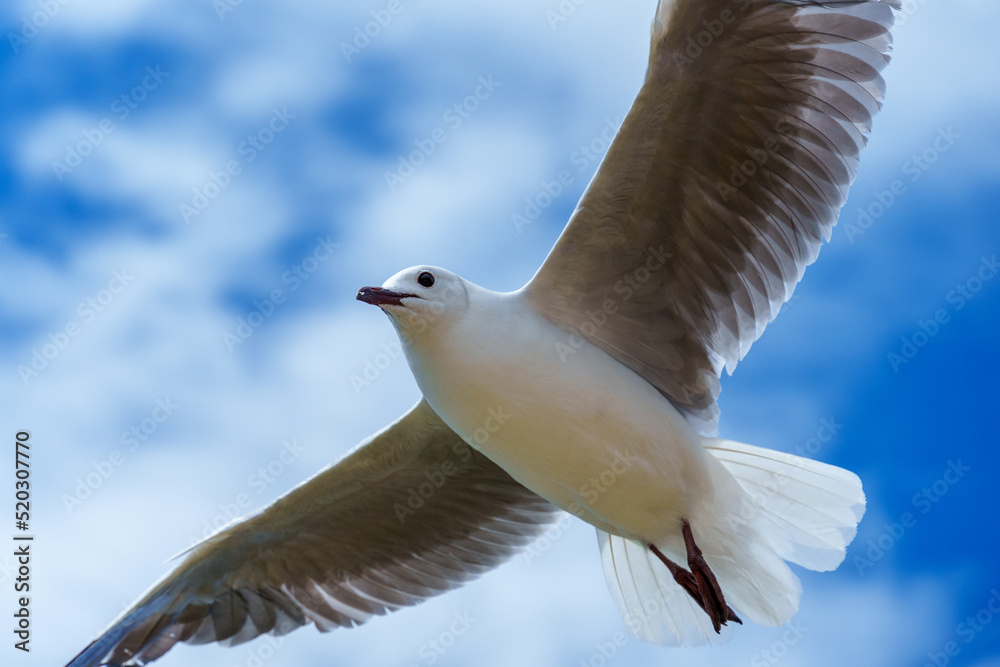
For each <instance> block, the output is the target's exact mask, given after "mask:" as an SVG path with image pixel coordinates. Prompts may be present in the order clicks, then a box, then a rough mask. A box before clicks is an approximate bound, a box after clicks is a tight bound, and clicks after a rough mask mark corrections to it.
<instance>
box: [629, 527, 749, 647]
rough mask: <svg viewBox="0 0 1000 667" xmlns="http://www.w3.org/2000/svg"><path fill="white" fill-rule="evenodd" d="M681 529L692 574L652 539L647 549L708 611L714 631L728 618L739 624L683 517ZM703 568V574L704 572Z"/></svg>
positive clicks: (699, 604)
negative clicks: (661, 549) (667, 555)
mask: <svg viewBox="0 0 1000 667" xmlns="http://www.w3.org/2000/svg"><path fill="white" fill-rule="evenodd" d="M683 531H684V544H685V545H686V546H687V550H688V566H689V567H691V570H692V572H694V574H692V572H689V571H687V570H685V569H684V568H683V567H681V566H680V565H678V564H677V563H675V562H673V561H672V560H670V559H669V558H667V557H666V556H665V555H664V554H663V552H662V551H660V550H659V548H657V546H656V545H655V544H653V543H650V544H649V545H648V546H649V549H650V551H652V552H653V553H654V554H656V557H657V558H659V559H660V560H661V561H663V564H664V565H666V566H667V569H668V570H670V574H671V575H672V576H673V578H674V581H676V582H677V583H678V584H679V585H680V587H681V588H683V589H684V590H685V591H686V592H687V594H688V595H690V596H691V598H692V599H693V600H694V601H695V602H697V603H698V606H699V607H701V608H702V610H704V612H705V613H706V614H708V617H709V618H710V619H712V627H713V628H715V632H716V633H718V632H720V631H721V629H722V626H723V625H726V623H727V622H728V621H735V622H736V623H739V624H740V625H742V624H743V621H741V620H740V617H739V616H737V615H736V613H735V612H734V611H733V610H732V609H731V608H730V607H729V606H728V605H726V601H725V598H724V597H723V595H722V590H721V589H720V588H719V583H718V582H717V581H716V580H715V575H714V574H712V571H711V569H709V567H708V563H706V562H705V559H704V557H703V556H702V555H701V550H700V549H699V548H698V546H697V545H696V544H695V543H694V537H693V536H692V535H691V526H690V525H689V524H688V522H687V521H685V522H684V525H683ZM692 547H693V549H692ZM692 556H694V557H692ZM706 572H707V576H705V574H704V573H706ZM699 575H701V576H699ZM709 577H710V579H709ZM713 585H714V589H711V590H710V587H711V586H713ZM723 610H725V611H723Z"/></svg>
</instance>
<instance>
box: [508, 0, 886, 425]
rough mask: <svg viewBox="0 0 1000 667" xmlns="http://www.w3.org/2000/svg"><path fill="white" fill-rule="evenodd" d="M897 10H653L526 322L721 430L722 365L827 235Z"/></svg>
mask: <svg viewBox="0 0 1000 667" xmlns="http://www.w3.org/2000/svg"><path fill="white" fill-rule="evenodd" d="M898 7H899V2H898V0H851V1H847V0H834V1H831V2H820V1H819V0H661V2H660V4H659V6H658V8H657V14H656V18H655V20H654V22H653V39H652V46H651V49H650V59H649V69H648V72H647V75H646V81H645V83H644V85H643V87H642V90H641V91H640V92H639V95H638V97H637V98H636V100H635V103H634V104H633V106H632V109H631V110H630V111H629V114H628V116H627V117H626V119H625V122H624V123H623V124H622V127H621V129H620V130H619V133H618V136H617V137H616V138H615V140H614V142H613V143H612V145H611V148H610V149H609V151H608V154H607V156H606V157H605V159H604V161H603V163H602V164H601V167H600V169H599V170H598V172H597V174H596V175H595V177H594V180H593V181H592V182H591V184H590V186H589V187H588V188H587V191H586V193H585V194H584V196H583V198H582V199H581V201H580V203H579V205H578V206H577V209H576V211H575V212H574V213H573V216H572V218H571V219H570V222H569V224H568V225H567V227H566V229H565V231H564V232H563V234H562V236H561V237H560V238H559V241H558V242H557V243H556V245H555V247H554V248H553V250H552V252H551V253H550V255H549V257H548V258H547V259H546V261H545V262H544V264H543V265H542V267H541V268H540V269H539V271H538V273H537V274H536V275H535V277H534V278H533V279H532V280H531V282H530V283H529V284H528V285H527V286H526V288H525V289H526V292H527V295H528V298H529V299H530V301H531V303H532V304H533V306H534V307H535V308H536V310H538V311H539V312H540V313H541V314H542V315H544V316H545V317H546V318H548V319H549V320H550V321H552V322H553V323H555V324H557V325H559V326H562V327H564V328H566V329H568V330H571V331H573V332H574V333H577V334H578V335H581V336H583V337H584V338H586V339H588V340H589V341H591V342H592V343H594V344H596V345H598V346H600V347H602V348H603V349H604V350H605V351H607V352H608V353H609V354H611V355H612V356H614V357H615V358H617V359H618V360H619V361H621V362H622V363H623V364H625V365H627V366H629V367H630V368H631V369H632V370H634V371H636V372H637V373H639V374H640V375H642V376H643V377H644V378H645V379H646V380H648V381H649V382H650V383H652V384H653V385H654V386H656V387H657V389H659V390H660V392H661V393H663V395H664V396H666V397H667V398H668V399H670V400H671V401H672V402H673V403H674V405H676V406H677V407H678V409H680V410H681V411H682V412H684V413H685V414H686V415H687V416H688V418H689V419H690V420H691V421H692V422H693V423H694V424H695V426H696V427H698V428H699V429H700V430H702V431H704V432H712V431H714V429H715V427H716V423H717V418H718V408H717V406H716V398H717V396H718V390H719V383H718V379H719V376H720V375H721V372H722V369H723V368H727V369H728V370H729V371H730V372H732V370H733V368H734V367H735V366H736V363H737V362H739V360H740V359H742V358H743V356H744V355H746V353H747V351H748V350H749V349H750V346H751V345H752V343H753V342H754V341H755V340H756V339H757V338H758V337H759V336H760V335H761V333H762V332H763V330H764V327H765V326H766V325H767V323H768V322H770V321H771V320H772V319H773V318H774V317H775V315H777V313H778V310H779V308H780V307H781V305H782V304H783V303H784V302H785V301H787V300H788V298H789V297H790V296H791V294H792V291H793V290H794V288H795V285H796V284H797V283H798V281H799V280H800V279H801V278H802V274H803V272H804V270H805V267H806V266H808V265H809V264H811V263H812V262H813V261H815V259H816V256H817V254H818V253H819V248H820V245H821V244H822V243H823V241H825V240H829V239H830V234H831V230H832V227H833V225H834V224H835V223H836V220H837V217H838V215H839V212H840V208H841V206H843V204H844V201H845V199H846V197H847V190H848V188H849V186H850V184H851V183H852V182H853V180H854V178H855V176H856V175H857V171H858V165H859V155H860V153H861V149H862V148H863V147H864V145H865V142H866V140H867V139H866V138H867V135H868V133H869V131H870V130H871V124H872V119H873V117H874V116H875V114H876V113H877V112H878V110H879V108H880V107H881V104H882V99H883V96H884V94H885V83H884V81H883V79H882V76H881V71H882V70H883V69H884V68H885V66H886V65H887V64H888V62H889V51H890V48H891V44H892V39H891V35H890V29H891V27H892V24H893V21H894V9H898ZM602 311H603V312H604V314H606V315H607V317H604V318H600V317H599V318H595V317H594V316H593V314H594V313H595V312H596V313H601V312H602Z"/></svg>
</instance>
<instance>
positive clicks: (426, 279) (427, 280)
mask: <svg viewBox="0 0 1000 667" xmlns="http://www.w3.org/2000/svg"><path fill="white" fill-rule="evenodd" d="M417 282H418V283H420V284H421V285H423V286H424V287H433V285H434V274H433V273H431V272H430V271H424V272H423V273H421V274H420V275H419V276H417Z"/></svg>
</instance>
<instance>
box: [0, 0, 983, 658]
mask: <svg viewBox="0 0 1000 667" xmlns="http://www.w3.org/2000/svg"><path fill="white" fill-rule="evenodd" d="M655 4H656V3H655V1H654V0H636V1H632V2H611V1H610V0H588V1H583V0H573V1H572V2H570V1H569V0H566V1H564V2H561V3H560V2H558V1H557V0H506V1H505V2H494V3H469V2H458V1H456V0H423V1H422V2H413V1H412V0H399V2H389V1H388V0H360V1H358V2H350V3H347V2H340V3H329V2H319V1H318V0H288V1H286V2H281V3H268V4H266V5H264V6H262V3H254V2H249V1H246V2H244V1H242V0H215V1H214V2H211V1H210V0H201V1H200V2H194V1H190V0H173V1H171V2H167V1H166V0H91V1H89V2H82V1H81V0H27V1H24V2H21V1H15V2H9V3H5V4H4V6H3V8H2V9H0V26H2V29H3V35H4V43H3V44H2V45H0V100H2V104H3V117H4V121H5V122H4V123H3V124H2V125H0V145H2V149H0V406H2V409H0V432H2V433H3V438H4V440H5V442H6V443H7V444H6V445H5V447H7V448H8V449H7V452H6V453H5V454H4V455H3V456H2V457H0V458H2V460H3V464H0V498H6V500H5V501H4V502H6V503H9V505H8V507H9V508H10V509H13V507H12V506H13V504H14V500H13V497H14V487H13V485H14V469H13V450H14V437H15V434H16V433H17V432H18V431H20V430H26V431H30V434H31V440H30V443H31V456H32V459H31V464H32V468H31V471H32V472H31V474H32V477H31V480H32V484H33V487H32V505H31V528H32V532H33V534H34V535H35V536H36V538H35V542H34V543H33V547H32V548H33V554H34V559H33V562H32V571H31V586H32V600H31V610H32V623H33V625H32V628H33V635H32V644H31V648H32V651H31V653H30V655H24V654H23V653H21V652H20V651H16V650H15V649H14V648H13V643H14V640H13V638H12V635H11V634H10V633H9V631H5V634H4V635H3V636H4V637H5V638H6V639H5V640H4V642H3V645H2V646H0V656H3V657H2V658H0V660H2V661H3V663H4V664H11V665H30V666H32V667H34V666H36V665H37V666H39V667H40V666H42V665H46V666H49V665H54V664H62V663H63V662H65V661H66V660H68V659H69V658H71V657H72V656H73V655H75V654H76V653H77V652H78V651H79V650H80V649H81V648H82V647H83V646H84V645H85V644H86V643H87V641H88V640H89V639H91V638H92V637H93V635H94V634H95V633H97V632H98V631H100V630H101V629H102V628H103V627H104V626H105V624H106V623H107V622H108V621H109V620H110V619H111V618H112V617H114V616H115V615H117V614H118V612H119V611H120V610H121V609H122V607H123V605H125V604H127V603H128V602H130V601H131V600H132V599H134V598H135V597H136V596H137V595H138V594H140V593H141V592H142V591H143V590H144V589H145V588H146V587H147V586H148V585H150V584H151V583H152V582H153V581H154V580H156V579H157V578H159V577H160V576H161V575H162V574H163V573H164V572H165V570H166V568H167V567H168V566H167V565H166V564H165V560H166V559H168V558H169V557H171V556H172V555H174V554H175V553H177V552H179V551H181V550H182V549H184V548H186V547H187V546H189V545H190V544H191V543H192V542H193V541H194V540H196V539H199V538H200V537H202V536H203V535H204V534H205V533H206V532H207V531H209V530H211V529H212V527H213V526H215V525H217V524H220V523H221V522H224V521H225V520H227V519H228V518H229V517H231V516H233V515H238V514H243V513H246V512H248V511H251V510H253V509H255V508H257V507H260V506H261V505H263V504H265V503H267V502H269V501H271V500H273V499H274V498H276V497H278V496H280V495H281V494H282V493H284V492H285V491H287V490H288V489H289V488H291V487H292V486H294V485H295V484H297V483H298V482H300V481H302V480H303V479H305V478H306V477H308V476H310V475H311V474H313V473H314V472H315V471H317V470H318V469H319V468H321V467H322V466H324V465H326V464H328V463H330V462H331V461H334V460H336V459H337V458H338V457H339V456H341V455H342V454H343V453H344V452H345V451H347V450H348V449H349V448H350V447H351V446H353V445H354V444H355V443H356V442H358V441H359V440H361V439H362V438H364V437H365V436H367V435H368V434H369V433H371V432H373V431H375V430H376V429H378V428H380V427H381V426H382V425H383V424H385V423H387V422H388V421H390V420H391V419H394V418H395V417H396V416H398V415H399V414H401V413H402V412H403V411H404V410H406V409H407V408H408V407H410V406H411V405H412V404H413V403H414V402H415V401H416V399H417V397H418V390H417V387H416V385H415V383H414V382H413V380H412V378H411V376H410V372H409V369H408V368H407V366H406V363H405V362H404V361H403V360H402V359H401V358H399V357H398V356H397V354H396V351H395V349H394V348H393V347H392V344H393V342H394V341H395V336H394V333H393V331H392V329H391V327H390V324H389V322H388V321H387V320H386V318H385V317H384V316H383V315H382V314H381V313H379V312H378V311H377V310H376V309H373V308H371V307H369V306H365V305H363V304H359V303H357V302H356V301H355V300H354V294H355V291H356V290H357V288H358V287H360V286H362V285H368V284H379V283H381V282H382V281H383V280H384V279H385V278H386V277H388V276H389V275H391V274H393V273H395V272H396V271H397V270H399V269H401V268H404V267H407V266H411V265H414V264H418V263H428V264H437V265H441V266H445V267H448V268H450V269H452V270H454V271H456V272H458V273H460V274H462V275H464V276H466V277H467V278H469V279H470V280H472V281H474V282H477V283H479V284H482V285H485V286H488V287H491V288H493V289H514V288H516V287H519V286H520V285H522V284H523V283H524V282H525V281H526V280H527V279H528V278H529V277H530V276H531V275H532V273H533V271H534V270H535V268H536V267H537V265H538V264H539V263H540V261H541V260H542V258H543V257H544V256H545V254H546V253H547V251H548V249H549V248H550V247H551V245H552V243H553V242H554V240H555V238H556V236H557V235H558V233H559V231H560V230H561V228H562V226H563V224H564V223H565V220H566V218H567V216H568V214H569V212H570V211H571V210H572V207H573V205H574V204H575V203H576V200H577V198H578V196H579V194H580V192H581V190H582V189H583V187H584V186H585V184H586V182H587V181H588V179H589V178H590V176H591V174H592V173H593V171H594V169H595V168H596V166H597V162H598V160H599V159H600V157H601V155H602V154H603V152H604V150H605V149H606V147H607V139H608V137H609V136H610V130H609V128H613V127H615V126H617V124H618V122H619V121H620V120H621V118H622V117H623V116H624V114H625V112H626V111H627V109H628V107H629V105H630V103H631V100H632V98H633V96H634V94H635V92H636V90H637V89H638V86H639V83H640V81H641V77H642V74H643V72H644V67H645V58H646V52H647V46H648V26H649V22H650V19H651V17H652V13H653V9H654V7H655ZM904 4H905V5H906V14H905V15H904V17H903V20H902V21H901V25H900V27H899V28H898V30H897V39H896V49H895V58H894V61H893V63H892V65H891V66H890V68H889V69H888V71H887V73H886V78H887V81H888V88H889V92H888V99H887V103H886V105H885V108H884V111H883V112H882V114H881V115H880V116H879V117H878V118H877V119H876V122H875V129H874V134H873V137H872V140H871V143H870V145H869V148H868V150H867V151H866V153H865V155H864V159H863V163H862V168H861V172H860V175H859V178H858V181H857V183H856V184H855V186H854V189H853V190H852V194H851V199H850V200H849V202H848V204H847V205H846V207H845V208H844V211H843V215H842V219H841V224H840V225H839V226H838V227H837V228H836V229H835V230H834V235H833V239H832V241H831V243H830V244H829V246H828V247H826V248H825V249H824V250H823V252H822V254H821V256H820V260H819V262H818V263H817V264H816V265H815V266H814V267H812V268H811V269H810V270H809V271H808V272H807V274H806V277H805V280H804V281H803V283H802V284H801V285H800V286H799V289H798V291H797V292H796V294H795V297H794V299H793V301H792V302H790V304H788V306H786V308H785V309H784V310H783V311H782V313H781V315H780V316H779V317H778V319H777V320H776V321H775V322H774V323H773V324H772V325H771V326H770V327H769V328H768V330H767V332H766V333H765V335H764V337H763V338H762V339H761V340H760V341H759V342H758V343H757V344H756V345H755V346H754V349H753V350H752V351H751V352H750V354H749V356H748V357H747V359H746V360H745V361H744V362H743V363H742V364H741V365H740V366H739V368H738V369H737V370H736V373H735V375H734V376H733V377H731V378H730V377H727V378H725V379H724V381H723V394H722V398H721V405H722V411H723V417H722V422H721V434H722V435H723V436H725V437H729V438H733V439H737V440H741V441H744V442H749V443H754V444H757V445H762V446H769V447H774V448H778V449H784V450H788V451H801V450H802V449H803V448H808V450H809V451H812V452H813V455H814V456H815V457H816V458H819V459H821V460H824V461H829V462H832V463H835V464H837V465H842V466H845V467H848V468H850V469H852V470H855V471H857V472H858V474H859V475H860V476H861V478H862V479H863V481H864V483H865V488H866V491H867V494H868V502H869V505H868V507H869V509H868V514H867V515H866V517H865V519H864V521H863V522H862V524H861V528H860V532H859V535H858V538H857V540H856V541H855V542H854V544H853V545H852V547H851V549H850V550H849V552H848V558H847V561H845V563H844V565H843V566H842V567H841V568H840V569H839V570H838V571H837V572H835V573H832V574H822V575H817V574H814V573H809V572H800V574H801V576H802V579H803V582H804V587H805V595H804V596H803V600H802V607H801V612H800V614H799V615H798V616H797V617H796V619H795V620H794V622H793V623H792V624H791V625H789V626H786V627H785V628H778V629H768V628H761V627H750V626H745V627H742V628H738V629H737V631H736V632H735V633H734V638H733V640H732V641H731V642H730V643H729V644H726V645H725V646H722V647H719V648H713V649H701V650H677V649H663V648H660V647H656V646H652V645H646V644H642V643H640V642H635V641H631V640H625V639H624V634H623V633H624V625H623V623H622V621H621V619H620V617H619V615H618V613H617V611H616V610H615V607H614V604H613V602H612V600H611V598H610V596H609V595H608V593H607V590H606V587H605V583H604V579H603V575H602V572H601V566H600V562H599V558H598V553H597V547H596V540H595V538H594V535H593V530H592V529H591V528H590V527H588V526H586V525H584V524H581V523H579V522H577V521H575V520H574V521H568V520H567V521H566V522H564V523H562V524H560V525H558V526H557V527H556V528H554V529H553V530H552V531H551V533H550V535H549V537H548V538H546V540H544V541H543V542H541V543H539V544H538V545H536V547H535V548H534V549H533V550H531V551H529V552H527V553H526V554H525V555H523V556H521V557H518V558H515V559H514V560H512V561H511V562H510V563H509V564H507V565H505V566H503V567H501V568H500V569H498V570H497V571H495V572H492V573H490V574H489V575H487V576H485V577H483V578H482V579H480V580H479V581H477V582H475V583H473V584H471V585H469V586H467V587H465V588H463V589H461V590H459V591H456V592H453V593H450V594H448V595H446V596H443V597H440V598H437V599H434V600H432V601H431V602H429V603H427V604H424V605H422V606H420V607H418V608H414V609H407V610H404V611H402V612H399V613H396V614H393V615H390V616H388V617H384V618H377V619H375V620H373V621H372V622H370V623H369V624H368V625H366V626H364V627H362V628H360V629H355V630H350V631H343V630H341V631H336V632H334V633H332V634H329V635H321V634H319V633H317V632H316V631H315V630H313V629H312V628H307V629H303V630H299V631H297V632H295V633H293V634H291V635H289V636H286V637H284V638H282V639H280V640H273V639H272V640H267V639H262V640H258V641H256V642H253V643H251V644H248V645H245V646H242V647H238V648H234V649H222V648H216V647H194V648H191V647H186V646H183V647H180V648H177V649H175V650H174V651H173V652H171V653H170V654H169V655H168V656H167V657H166V658H164V659H163V660H162V661H161V663H157V664H163V665H165V666H169V665H189V666H192V667H201V666H208V665H212V666H216V665H218V666H225V667H243V666H246V667H253V666H254V665H260V664H266V665H269V666H274V667H278V666H285V665H287V666H297V667H301V666H311V665H328V664H365V665H404V666H412V665H417V666H421V667H423V666H425V665H431V664H438V665H469V664H475V665H484V666H491V665H498V666H499V665H510V664H525V665H556V664H559V665H578V664H582V665H595V666H597V665H603V664H605V663H607V664H622V665H626V664H647V665H752V666H754V667H756V666H757V665H774V664H779V663H780V664H782V665H788V666H793V665H811V666H815V665H841V664H864V665H872V666H882V665H886V666H889V665H893V666H895V665H925V664H930V665H944V664H961V665H975V666H977V667H985V666H987V665H1000V619H996V620H995V615H994V613H993V612H992V611H990V606H991V605H992V607H993V609H998V608H1000V607H998V605H1000V592H998V591H1000V575H998V573H997V567H996V566H997V562H998V556H1000V554H998V547H1000V538H998V536H997V535H998V531H997V520H996V517H995V515H994V507H995V502H993V499H992V498H991V496H990V495H989V494H990V492H989V489H990V488H991V487H992V486H993V484H994V483H995V482H994V479H995V474H996V473H995V471H996V469H997V464H998V462H1000V461H998V458H1000V457H998V455H997V453H996V446H995V445H996V436H995V431H994V424H995V422H996V417H995V415H996V411H997V408H996V406H997V399H998V398H1000V392H998V390H997V371H998V366H1000V365H998V352H997V346H996V340H997V332H998V329H1000V278H997V277H996V273H997V268H996V257H997V255H998V254H1000V232H998V231H997V214H996V210H997V208H998V207H1000V188H998V187H997V185H998V180H1000V160H998V159H997V155H998V153H1000V126H998V125H997V122H996V119H997V108H998V103H1000V78H998V77H997V76H996V72H995V71H994V70H995V66H996V63H997V62H998V59H1000V49H998V48H997V47H996V46H995V45H994V44H995V34H994V32H995V26H996V25H998V24H1000V5H997V3H996V2H993V1H991V0H947V2H945V1H944V0H931V1H927V2H924V1H922V0H906V2H905V3H904ZM390 8H391V9H392V10H395V12H393V11H390ZM366 31H367V33H368V34H366ZM456 105H458V106H457V108H456ZM563 171H568V172H569V174H570V176H571V178H570V179H569V181H570V182H569V184H568V185H566V186H565V188H564V190H563V192H561V193H559V194H558V196H556V197H554V198H553V199H552V201H551V202H549V201H546V200H545V198H544V197H543V198H542V199H541V200H539V194H540V193H543V192H544V188H545V184H546V183H551V182H552V181H553V180H554V179H556V178H557V177H558V175H559V174H560V172H563ZM539 201H542V202H544V203H545V204H547V205H545V206H542V207H540V209H539V212H538V215H535V211H533V210H531V206H532V202H535V203H538V202H539ZM528 213H531V214H532V215H533V216H534V217H533V219H531V220H530V224H523V223H522V224H517V220H518V219H517V218H516V217H515V216H516V215H522V216H526V215H527V214H528ZM525 219H527V218H525ZM991 415H993V416H991ZM830 425H835V428H833V429H832V430H834V431H836V433H835V435H834V437H833V438H832V439H830V438H827V440H828V442H824V443H819V441H818V439H817V436H818V435H819V434H821V433H822V434H825V433H827V432H829V430H827V431H821V429H823V428H824V427H829V426H830ZM8 516H9V515H8ZM3 533H7V534H8V537H2V534H3ZM13 533H14V528H13V525H12V524H11V526H10V527H9V528H7V529H4V530H0V539H2V540H9V539H10V537H12V536H13ZM9 544H10V545H11V546H9V547H3V548H0V613H2V614H3V616H4V618H7V619H10V618H11V616H10V614H12V613H13V611H14V606H15V593H14V591H13V585H14V578H15V577H16V576H17V574H16V571H15V569H14V559H13V557H12V555H11V554H12V553H13V548H14V547H13V546H12V545H13V542H12V541H11V542H9ZM970 617H971V620H970ZM977 619H978V620H977ZM994 620H995V622H994ZM7 625H10V623H9V622H8V624H7ZM948 651H950V652H951V655H948ZM608 656H610V657H608ZM602 661H603V662H602Z"/></svg>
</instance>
